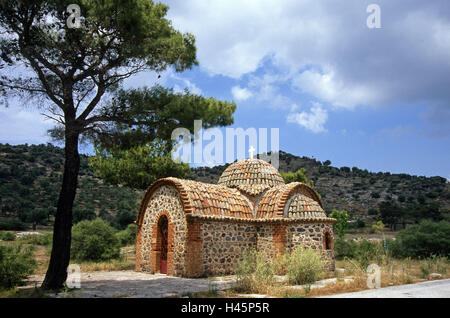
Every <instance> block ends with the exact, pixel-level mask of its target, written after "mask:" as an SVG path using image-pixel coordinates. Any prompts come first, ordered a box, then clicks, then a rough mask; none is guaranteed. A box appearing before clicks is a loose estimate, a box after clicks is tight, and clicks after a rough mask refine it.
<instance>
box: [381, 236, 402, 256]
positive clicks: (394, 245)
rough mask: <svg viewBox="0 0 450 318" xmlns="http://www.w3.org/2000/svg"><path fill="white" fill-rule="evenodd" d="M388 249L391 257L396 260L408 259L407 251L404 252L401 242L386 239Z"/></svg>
mask: <svg viewBox="0 0 450 318" xmlns="http://www.w3.org/2000/svg"><path fill="white" fill-rule="evenodd" d="M386 249H387V251H388V253H389V255H390V256H392V257H394V258H404V257H406V255H405V251H404V250H403V247H402V244H401V243H400V242H399V240H393V239H386Z"/></svg>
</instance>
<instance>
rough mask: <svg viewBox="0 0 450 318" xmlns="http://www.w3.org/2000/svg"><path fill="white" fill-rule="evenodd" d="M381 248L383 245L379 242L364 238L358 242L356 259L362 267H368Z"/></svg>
mask: <svg viewBox="0 0 450 318" xmlns="http://www.w3.org/2000/svg"><path fill="white" fill-rule="evenodd" d="M380 248H382V246H381V245H380V244H379V243H374V242H369V241H367V240H363V241H361V242H359V243H358V244H357V248H356V250H355V259H356V260H357V261H358V263H359V265H360V266H361V268H362V269H366V268H367V266H369V264H370V263H371V261H373V260H374V259H376V258H377V256H378V255H379V253H380V252H381V250H380ZM381 253H382V252H381Z"/></svg>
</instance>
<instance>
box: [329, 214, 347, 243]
mask: <svg viewBox="0 0 450 318" xmlns="http://www.w3.org/2000/svg"><path fill="white" fill-rule="evenodd" d="M329 217H330V218H335V219H336V220H337V221H336V223H335V224H334V225H333V229H334V232H335V233H336V234H337V235H338V236H339V237H344V236H345V232H346V229H347V221H348V213H347V211H345V210H342V211H339V210H336V209H333V211H331V213H330V215H329Z"/></svg>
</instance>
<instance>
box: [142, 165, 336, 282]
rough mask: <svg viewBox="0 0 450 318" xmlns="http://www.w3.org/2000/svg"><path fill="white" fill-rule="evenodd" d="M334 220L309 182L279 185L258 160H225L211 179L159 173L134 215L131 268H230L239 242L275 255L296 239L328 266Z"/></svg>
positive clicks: (204, 272) (178, 272)
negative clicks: (220, 171) (135, 231)
mask: <svg viewBox="0 0 450 318" xmlns="http://www.w3.org/2000/svg"><path fill="white" fill-rule="evenodd" d="M335 221H336V220H335V219H333V218H328V217H327V216H326V214H325V211H324V210H323V207H322V202H321V200H320V198H319V196H318V195H317V193H316V192H315V191H314V189H312V188H311V187H310V186H308V185H306V184H304V183H300V182H293V183H289V184H285V183H284V181H283V178H282V177H281V175H280V173H279V172H278V171H277V169H275V168H274V167H273V166H272V165H271V164H269V163H267V162H265V161H263V160H260V159H245V160H241V161H237V162H235V163H233V164H231V165H230V166H228V168H227V169H226V170H225V171H224V172H223V174H222V175H221V176H220V178H219V181H218V183H217V184H208V183H203V182H197V181H192V180H184V179H177V178H163V179H159V180H157V181H155V182H154V183H153V184H152V185H151V186H150V187H149V188H148V190H147V192H146V193H145V196H144V198H143V200H142V204H141V207H140V210H139V214H138V217H137V220H136V224H137V225H138V234H137V240H136V270H137V271H146V272H153V273H155V272H160V273H166V274H169V275H174V276H184V277H202V276H212V275H218V274H230V273H232V272H233V270H234V266H235V264H236V262H237V260H238V259H239V258H240V257H241V254H242V251H243V250H245V249H248V248H256V249H258V250H264V251H266V252H267V253H268V254H269V255H270V256H272V257H276V255H279V254H282V253H284V252H285V251H287V250H289V249H292V248H293V247H295V246H298V245H301V246H304V247H311V248H313V249H316V250H318V251H320V252H321V253H322V255H323V257H324V259H325V260H326V261H327V263H328V265H329V269H330V270H334V252H333V224H334V222H335Z"/></svg>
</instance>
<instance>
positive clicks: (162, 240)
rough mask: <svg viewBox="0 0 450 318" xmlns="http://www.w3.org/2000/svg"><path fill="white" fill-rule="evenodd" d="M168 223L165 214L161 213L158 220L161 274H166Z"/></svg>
mask: <svg viewBox="0 0 450 318" xmlns="http://www.w3.org/2000/svg"><path fill="white" fill-rule="evenodd" d="M168 225H169V221H168V219H167V216H165V215H162V216H161V217H160V218H159V221H158V243H159V246H158V247H159V251H160V253H159V272H160V273H161V274H167V250H168V239H169V237H168V233H169V231H168Z"/></svg>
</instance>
